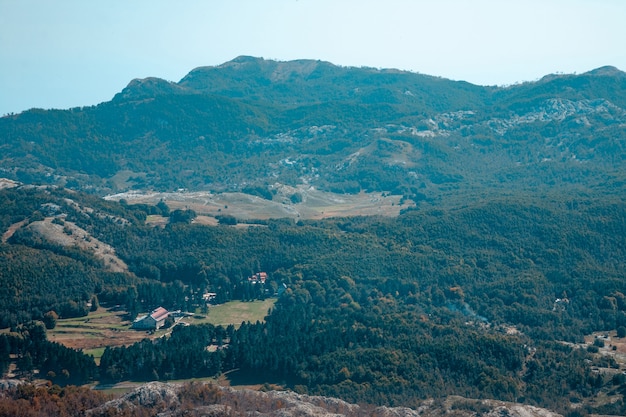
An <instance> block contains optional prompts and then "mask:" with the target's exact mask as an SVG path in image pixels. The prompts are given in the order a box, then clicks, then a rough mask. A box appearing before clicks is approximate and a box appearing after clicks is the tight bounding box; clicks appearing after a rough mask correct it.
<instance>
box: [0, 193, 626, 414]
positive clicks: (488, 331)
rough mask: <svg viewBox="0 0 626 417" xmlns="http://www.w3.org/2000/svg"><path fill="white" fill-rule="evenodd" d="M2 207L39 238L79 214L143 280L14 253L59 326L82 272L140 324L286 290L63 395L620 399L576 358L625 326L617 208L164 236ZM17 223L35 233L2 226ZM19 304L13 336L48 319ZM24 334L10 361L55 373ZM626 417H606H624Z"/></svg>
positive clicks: (397, 400) (130, 358)
mask: <svg viewBox="0 0 626 417" xmlns="http://www.w3.org/2000/svg"><path fill="white" fill-rule="evenodd" d="M0 194H2V196H3V198H5V199H7V200H12V201H14V202H15V204H17V206H19V207H23V210H24V214H23V216H24V218H26V219H27V221H28V219H30V218H31V217H32V216H33V215H34V214H33V213H35V212H38V211H40V210H41V209H42V208H41V206H42V204H43V205H45V204H46V203H49V202H51V201H55V202H57V203H59V204H60V205H61V204H63V201H66V200H67V199H68V198H69V197H70V196H71V198H72V201H74V202H76V203H77V205H78V207H82V210H76V209H75V207H76V205H73V204H66V205H65V206H63V208H62V209H61V211H62V212H65V214H66V215H65V216H64V218H65V221H75V222H76V223H77V224H79V225H81V227H83V228H84V229H85V230H89V231H90V233H91V234H92V235H93V236H95V237H97V238H98V239H100V240H101V241H103V242H107V243H109V244H111V245H112V246H113V247H114V248H115V250H116V252H117V254H118V256H120V257H121V258H122V259H124V261H125V262H126V263H127V264H128V265H129V268H130V271H131V272H130V273H128V274H112V273H105V272H104V271H103V269H102V265H100V264H98V262H97V261H96V260H94V259H93V258H92V257H90V256H89V255H88V254H81V256H74V255H73V254H72V253H71V252H70V251H69V249H68V248H63V247H55V246H54V245H51V244H49V243H47V244H43V243H42V242H40V241H37V240H35V239H33V238H32V237H29V236H28V235H24V234H20V231H19V230H18V231H17V232H16V233H15V234H14V235H13V237H12V238H11V239H9V241H8V242H7V243H5V244H2V251H3V253H15V252H16V251H17V252H18V253H19V252H25V253H28V261H26V258H25V257H19V256H11V257H9V256H6V257H5V259H6V261H7V262H6V263H3V270H2V271H3V273H2V275H1V277H2V281H3V283H10V284H11V285H12V287H11V288H21V292H20V297H21V298H20V299H22V300H25V301H29V300H30V299H33V300H43V301H40V303H42V304H41V307H39V309H40V311H41V313H42V314H43V313H45V312H46V311H48V309H54V308H57V307H56V306H57V304H56V303H57V300H56V298H54V297H55V296H58V297H59V298H62V297H65V296H67V297H70V298H71V297H72V295H71V294H72V293H65V292H64V291H66V290H64V289H63V288H64V286H63V285H62V283H63V282H64V280H65V279H66V277H67V276H71V275H70V274H69V271H71V267H70V266H69V265H70V264H68V263H69V262H70V261H71V262H73V263H74V264H75V265H77V266H79V267H80V268H83V271H84V272H85V274H86V278H87V277H93V280H92V281H90V280H89V278H87V279H86V280H85V281H84V283H83V286H82V287H78V288H79V289H80V291H81V293H80V294H78V295H76V296H75V298H74V302H75V303H76V304H77V305H78V306H83V307H85V306H86V302H87V300H89V299H90V297H92V296H93V295H97V296H98V299H99V300H100V301H101V302H107V301H108V302H113V303H116V304H118V303H120V304H123V305H125V306H126V308H127V310H128V311H129V312H131V313H132V312H133V311H134V312H135V314H136V313H137V312H138V311H145V310H148V309H150V308H153V307H154V306H157V305H164V306H166V307H168V308H171V309H175V308H181V309H185V310H186V309H192V308H194V305H198V303H199V298H200V295H201V294H202V293H203V292H204V291H211V292H216V293H217V294H218V298H219V300H220V301H227V300H230V299H244V300H245V299H249V297H264V296H267V295H266V292H265V291H257V290H260V289H262V288H266V289H267V290H269V291H270V294H273V293H274V291H275V290H276V289H277V288H279V287H283V288H284V287H285V286H286V288H287V289H286V291H285V292H284V293H282V295H281V296H280V297H279V299H278V301H277V303H276V305H275V308H274V310H273V311H271V312H270V313H269V315H268V317H267V318H266V320H265V322H263V323H247V324H242V325H241V326H240V327H239V328H238V329H235V328H229V329H222V328H215V327H212V326H205V327H204V328H183V327H180V328H179V327H177V328H175V329H174V332H173V333H172V335H171V337H170V338H169V339H162V340H158V341H155V342H150V341H143V342H141V343H138V344H136V345H133V346H129V347H127V348H110V349H107V351H106V352H105V353H104V356H103V357H102V360H101V364H100V367H99V369H98V375H97V376H96V375H94V374H93V373H92V374H88V375H84V376H83V377H81V378H82V379H81V378H79V376H78V375H76V374H75V372H69V370H68V368H60V369H56V370H53V369H50V371H52V372H53V373H54V374H53V375H55V377H56V380H55V381H57V382H63V378H62V377H61V376H56V375H57V374H58V373H59V372H60V375H64V374H63V369H66V370H68V373H69V375H70V376H71V377H75V378H78V379H81V380H89V379H91V378H99V379H101V380H106V381H117V380H121V379H126V378H130V379H136V380H152V379H171V378H177V377H190V376H191V377H197V376H210V375H217V374H219V373H221V372H225V371H228V370H233V369H239V372H240V374H242V375H248V376H253V375H257V376H259V375H263V377H262V378H260V380H259V381H258V382H279V383H283V384H286V385H287V386H290V387H291V388H292V389H296V390H298V391H301V392H308V393H313V394H323V395H332V396H338V397H341V398H344V399H348V400H350V401H355V402H362V401H368V402H375V403H377V404H387V405H403V404H404V405H415V404H416V401H418V400H419V399H423V398H427V397H430V396H436V397H438V396H444V395H451V394H459V395H464V396H470V397H483V398H497V399H502V400H510V401H523V402H526V403H528V404H537V405H542V406H547V407H549V408H552V409H557V410H568V407H569V404H570V401H578V402H586V401H587V399H589V398H592V397H593V396H594V395H595V394H597V393H598V392H600V391H601V390H606V389H607V387H611V386H614V387H615V388H614V395H622V394H619V393H620V392H622V391H620V390H623V383H624V381H620V380H619V378H617V379H615V378H613V377H611V376H610V375H609V374H607V375H605V376H603V375H601V374H597V373H594V372H593V371H592V367H593V366H601V367H609V368H610V367H619V364H617V363H615V362H611V361H610V360H609V361H608V362H607V361H606V360H607V359H606V358H605V359H602V357H600V356H597V355H594V354H593V352H591V353H590V352H587V350H585V349H580V348H577V347H572V346H568V345H565V344H564V343H563V342H570V343H580V342H582V340H583V336H584V335H585V334H589V333H591V332H592V331H611V330H615V329H617V328H618V327H620V326H626V297H625V296H624V294H626V281H625V280H624V277H623V270H624V260H625V259H626V254H625V253H624V250H625V248H626V242H625V241H624V239H625V236H626V230H624V228H625V227H626V226H625V225H626V221H625V220H626V219H625V216H626V210H625V207H626V205H624V202H623V200H622V199H619V198H606V197H604V198H582V197H580V198H576V199H571V198H569V197H562V196H559V195H556V194H555V195H552V196H551V197H550V198H547V196H543V198H536V197H533V196H526V197H523V198H522V197H518V198H516V199H512V198H502V199H500V200H490V201H476V202H473V203H470V202H468V204H467V206H465V207H458V208H456V209H454V210H422V211H418V210H412V211H409V212H406V213H403V214H402V215H400V216H399V217H397V218H392V219H390V218H377V217H362V218H345V219H329V220H323V221H301V222H298V223H294V222H293V221H285V220H270V221H268V222H266V224H264V225H258V226H254V227H248V228H237V227H233V226H228V225H221V226H203V225H200V224H193V223H192V224H187V223H185V222H182V223H180V222H179V223H172V224H169V225H167V226H165V227H164V228H161V227H151V226H146V225H144V224H143V221H142V220H141V219H145V218H146V216H147V215H148V214H149V213H154V212H155V210H161V208H157V207H152V206H129V205H122V204H118V203H113V202H106V201H102V200H99V199H97V198H93V197H89V196H86V195H81V194H76V193H69V194H68V193H67V192H66V191H63V190H56V189H40V190H38V191H33V190H32V189H28V188H26V187H23V188H18V189H12V190H3V191H1V192H0ZM87 208H89V209H90V210H87ZM28 210H34V211H33V212H31V214H30V215H27V214H26V213H27V212H28ZM92 210H93V211H92ZM13 212H15V210H13ZM86 213H91V214H86ZM7 216H8V214H7ZM12 216H13V215H12ZM122 218H125V219H127V220H128V221H127V222H123V221H121V220H120V219H122ZM15 220H22V218H18V217H11V219H10V220H9V219H6V220H4V223H3V224H5V225H8V224H10V223H11V222H12V221H15ZM5 227H6V226H5ZM60 262H65V263H66V264H67V265H66V264H64V263H60ZM23 264H28V265H29V266H28V268H31V266H32V265H35V266H37V265H38V267H37V268H36V269H37V270H38V269H41V270H43V271H47V272H45V274H44V275H45V276H44V275H42V276H41V277H40V278H38V279H40V280H43V282H46V281H48V280H49V281H50V282H51V283H52V282H57V284H56V285H47V286H42V285H37V283H36V282H35V283H34V285H31V284H30V283H29V281H27V280H25V278H26V277H29V278H28V279H31V280H32V279H35V278H33V277H32V276H29V274H23V275H20V274H13V273H12V271H14V270H15V271H20V270H23V269H24V268H25V266H24V265H23ZM260 270H262V271H267V272H268V274H269V280H268V282H267V283H266V284H265V287H260V286H257V287H254V288H253V287H252V286H250V284H249V283H247V279H246V278H247V277H248V276H250V275H251V274H253V273H254V272H258V271H260ZM66 271H67V272H66ZM37 276H38V275H34V277H37ZM55 280H56V281H55ZM60 284H61V285H60ZM283 284H284V285H283ZM252 289H254V290H255V291H254V292H251V290H252ZM55 291H58V295H57V293H56V292H55ZM42 293H45V294H46V295H47V297H49V298H42V297H43V296H42ZM12 294H15V292H12V293H10V294H8V298H4V297H3V300H2V301H3V302H4V303H5V304H4V305H6V306H9V305H14V307H13V309H12V310H11V313H13V314H15V317H16V318H17V317H19V318H28V317H32V318H33V319H39V318H40V317H37V316H34V315H33V314H32V313H31V312H30V310H28V308H30V307H20V306H22V305H24V306H30V305H32V303H31V304H29V303H26V304H19V303H15V299H14V298H11V297H12ZM557 300H558V301H557ZM29 302H30V301H29ZM11 303H15V304H11ZM46 303H47V304H46ZM5 308H6V309H8V308H9V307H5ZM20 308H25V309H26V310H24V311H22V312H20V311H19V309H20ZM5 311H7V310H5ZM209 314H210V313H209ZM39 328H41V327H39ZM513 330H514V331H513ZM15 331H16V332H18V333H19V332H22V333H21V334H22V336H19V337H18V336H11V337H18V339H10V340H9V341H8V348H7V349H8V350H9V351H11V352H12V353H14V354H18V355H21V356H20V357H25V358H26V359H24V361H25V362H23V363H24V366H26V365H29V364H30V365H29V366H31V367H36V366H42V367H43V366H44V365H43V364H44V363H45V360H42V361H39V362H37V360H38V359H37V358H45V357H48V356H46V355H49V354H46V355H43V356H42V355H41V354H39V355H34V354H33V353H29V351H28V346H29V345H24V344H22V345H17V344H15V342H12V341H11V340H22V339H24V338H26V339H25V340H28V337H29V335H30V332H29V333H24V332H23V331H22V330H20V328H19V327H15ZM0 342H2V341H0ZM19 346H23V347H21V348H20V347H19ZM24 346H26V347H24ZM42 346H43V345H42ZM207 346H213V347H214V348H213V349H208V350H207ZM0 348H2V343H0ZM7 349H5V350H7ZM27 353H29V355H28V356H26V354H27ZM7 354H8V353H7ZM72 355H74V354H70V352H68V353H67V354H66V357H67V359H66V360H65V361H66V362H65V363H68V364H69V365H68V367H69V368H71V367H72V366H73V365H71V364H72V363H74V362H72V361H76V360H77V359H71V358H72V357H73V356H72ZM28 357H30V359H28ZM44 369H46V368H44ZM85 369H88V368H85ZM46 372H48V371H47V370H46ZM51 375H52V374H51ZM66 378H67V374H66ZM557 382H558V383H557ZM620 404H622V403H621V402H618V403H615V404H614V406H613V407H614V408H613V409H608V410H609V411H611V410H612V411H614V412H615V411H616V410H618V411H619V412H622V411H623V410H622V409H621V408H620V407H621V406H620Z"/></svg>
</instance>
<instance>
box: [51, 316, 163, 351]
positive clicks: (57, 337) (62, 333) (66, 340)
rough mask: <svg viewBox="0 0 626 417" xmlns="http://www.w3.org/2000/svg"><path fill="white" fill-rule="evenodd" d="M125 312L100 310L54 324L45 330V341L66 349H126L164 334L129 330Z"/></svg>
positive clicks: (129, 323)
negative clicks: (46, 334)
mask: <svg viewBox="0 0 626 417" xmlns="http://www.w3.org/2000/svg"><path fill="white" fill-rule="evenodd" d="M125 314H126V312H124V311H114V310H110V309H105V308H103V307H100V308H99V309H98V310H97V311H95V312H92V313H89V315H88V316H87V317H79V318H72V319H62V320H58V322H57V325H56V327H55V328H54V329H52V330H48V340H50V341H53V342H58V343H61V344H63V345H65V346H67V347H70V348H74V349H83V350H94V349H98V348H105V347H106V346H126V345H131V344H133V343H135V342H138V341H140V340H142V339H144V338H146V337H148V338H155V337H159V336H161V335H163V333H164V332H155V334H153V335H150V334H148V333H147V332H145V331H137V330H130V325H131V324H132V323H131V322H130V321H128V320H125V319H124V316H125Z"/></svg>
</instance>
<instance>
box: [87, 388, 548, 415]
mask: <svg viewBox="0 0 626 417" xmlns="http://www.w3.org/2000/svg"><path fill="white" fill-rule="evenodd" d="M146 411H149V414H150V415H158V416H160V417H178V416H214V417H220V416H255V417H261V416H281V417H291V416H302V417H305V416H311V417H313V416H315V417H326V416H346V417H360V416H371V417H417V416H420V417H440V416H455V417H464V416H467V417H469V416H476V415H481V416H488V417H501V416H507V417H558V416H560V414H557V413H554V412H551V411H549V410H546V409H543V408H538V407H533V406H530V405H523V404H515V403H507V402H503V401H495V400H471V399H465V398H462V397H448V398H447V399H445V400H432V399H429V400H425V401H423V402H422V403H421V405H420V407H419V408H417V409H410V408H405V407H393V408H392V407H375V406H369V405H356V404H350V403H347V402H345V401H342V400H339V399H336V398H328V397H319V396H309V395H302V394H297V393H295V392H291V391H268V392H262V391H252V390H236V389H233V388H229V387H220V386H217V385H214V384H204V383H197V382H192V383H190V384H175V383H161V382H151V383H148V384H145V385H143V386H141V387H139V388H137V389H135V390H134V391H132V392H130V393H128V394H126V395H124V396H123V397H121V398H118V399H115V400H112V401H109V402H107V403H105V404H103V405H101V406H99V407H98V408H95V409H92V410H89V411H88V412H87V415H88V416H91V417H99V416H108V415H126V414H128V413H130V414H129V415H138V414H141V415H143V413H144V412H146Z"/></svg>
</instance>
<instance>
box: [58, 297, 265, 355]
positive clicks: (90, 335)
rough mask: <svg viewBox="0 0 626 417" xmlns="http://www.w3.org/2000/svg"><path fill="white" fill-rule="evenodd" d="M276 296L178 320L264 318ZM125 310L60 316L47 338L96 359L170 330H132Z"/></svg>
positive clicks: (235, 322) (236, 321)
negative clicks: (115, 349)
mask: <svg viewBox="0 0 626 417" xmlns="http://www.w3.org/2000/svg"><path fill="white" fill-rule="evenodd" d="M275 302H276V299H274V298H272V299H267V300H263V301H254V302H246V303H244V302H241V301H231V302H228V303H225V304H220V305H217V306H212V307H211V308H210V309H209V313H208V314H206V315H194V316H192V317H185V318H183V319H182V320H181V321H182V322H184V323H187V324H202V323H211V324H213V325H216V326H217V325H222V326H228V325H229V324H232V325H234V326H236V327H238V326H239V325H241V323H242V322H247V321H249V322H252V323H254V322H256V321H257V320H259V321H263V319H264V318H265V316H266V315H267V313H268V311H269V309H270V308H272V306H273V305H274V303H275ZM125 315H126V312H125V311H120V310H118V309H106V308H103V307H100V308H98V310H97V311H95V312H91V313H89V315H88V316H87V317H78V318H72V319H61V320H58V321H57V325H56V327H55V328H54V329H52V330H48V340H50V341H53V342H58V343H61V344H62V345H64V346H67V347H70V348H73V349H81V350H83V351H84V352H85V353H87V354H91V355H93V356H94V358H95V359H96V363H98V362H99V359H100V357H101V356H102V353H103V352H104V349H105V348H106V347H107V346H110V347H116V346H128V345H131V344H133V343H135V342H139V341H141V340H143V339H146V338H148V339H155V338H158V337H162V336H164V335H167V334H169V332H171V330H172V329H160V330H157V331H156V332H147V331H140V330H131V329H130V326H131V324H132V323H131V322H130V321H128V320H126V319H125Z"/></svg>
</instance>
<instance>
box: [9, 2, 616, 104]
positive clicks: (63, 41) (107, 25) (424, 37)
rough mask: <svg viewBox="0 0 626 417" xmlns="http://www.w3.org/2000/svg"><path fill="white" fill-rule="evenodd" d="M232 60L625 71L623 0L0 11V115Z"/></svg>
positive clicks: (70, 6) (468, 72) (482, 72)
mask: <svg viewBox="0 0 626 417" xmlns="http://www.w3.org/2000/svg"><path fill="white" fill-rule="evenodd" d="M239 55H252V56H256V57H263V58H268V59H277V60H281V61H285V60H291V59H300V58H308V59H321V60H325V61H330V62H332V63H334V64H338V65H344V66H369V67H379V68H399V69H403V70H409V71H414V72H419V73H422V74H429V75H436V76H441V77H445V78H450V79H454V80H465V81H469V82H472V83H475V84H483V85H494V84H497V85H502V84H512V83H515V82H522V81H532V80H536V79H538V78H540V77H542V76H543V75H546V74H550V73H556V72H564V73H574V72H576V73H581V72H585V71H589V70H592V69H594V68H597V67H600V66H604V65H613V66H616V67H618V68H620V69H621V70H626V1H625V0H519V1H518V0H378V1H369V0H203V1H200V0H177V1H165V0H99V1H98V0H0V115H4V114H6V113H9V112H15V113H17V112H20V111H23V110H26V109H29V108H32V107H42V108H69V107H75V106H83V105H93V104H97V103H100V102H102V101H107V100H110V99H111V98H112V97H113V96H114V95H115V94H116V93H117V92H119V91H121V90H122V89H123V88H124V87H125V86H126V85H127V84H128V82H129V81H130V80H131V79H133V78H143V77H148V76H155V77H160V78H164V79H166V80H169V81H179V80H180V79H181V78H182V77H184V76H185V74H187V73H188V72H189V71H190V70H192V69H193V68H195V67H198V66H205V65H219V64H221V63H224V62H226V61H229V60H231V59H233V58H235V57H237V56H239Z"/></svg>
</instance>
